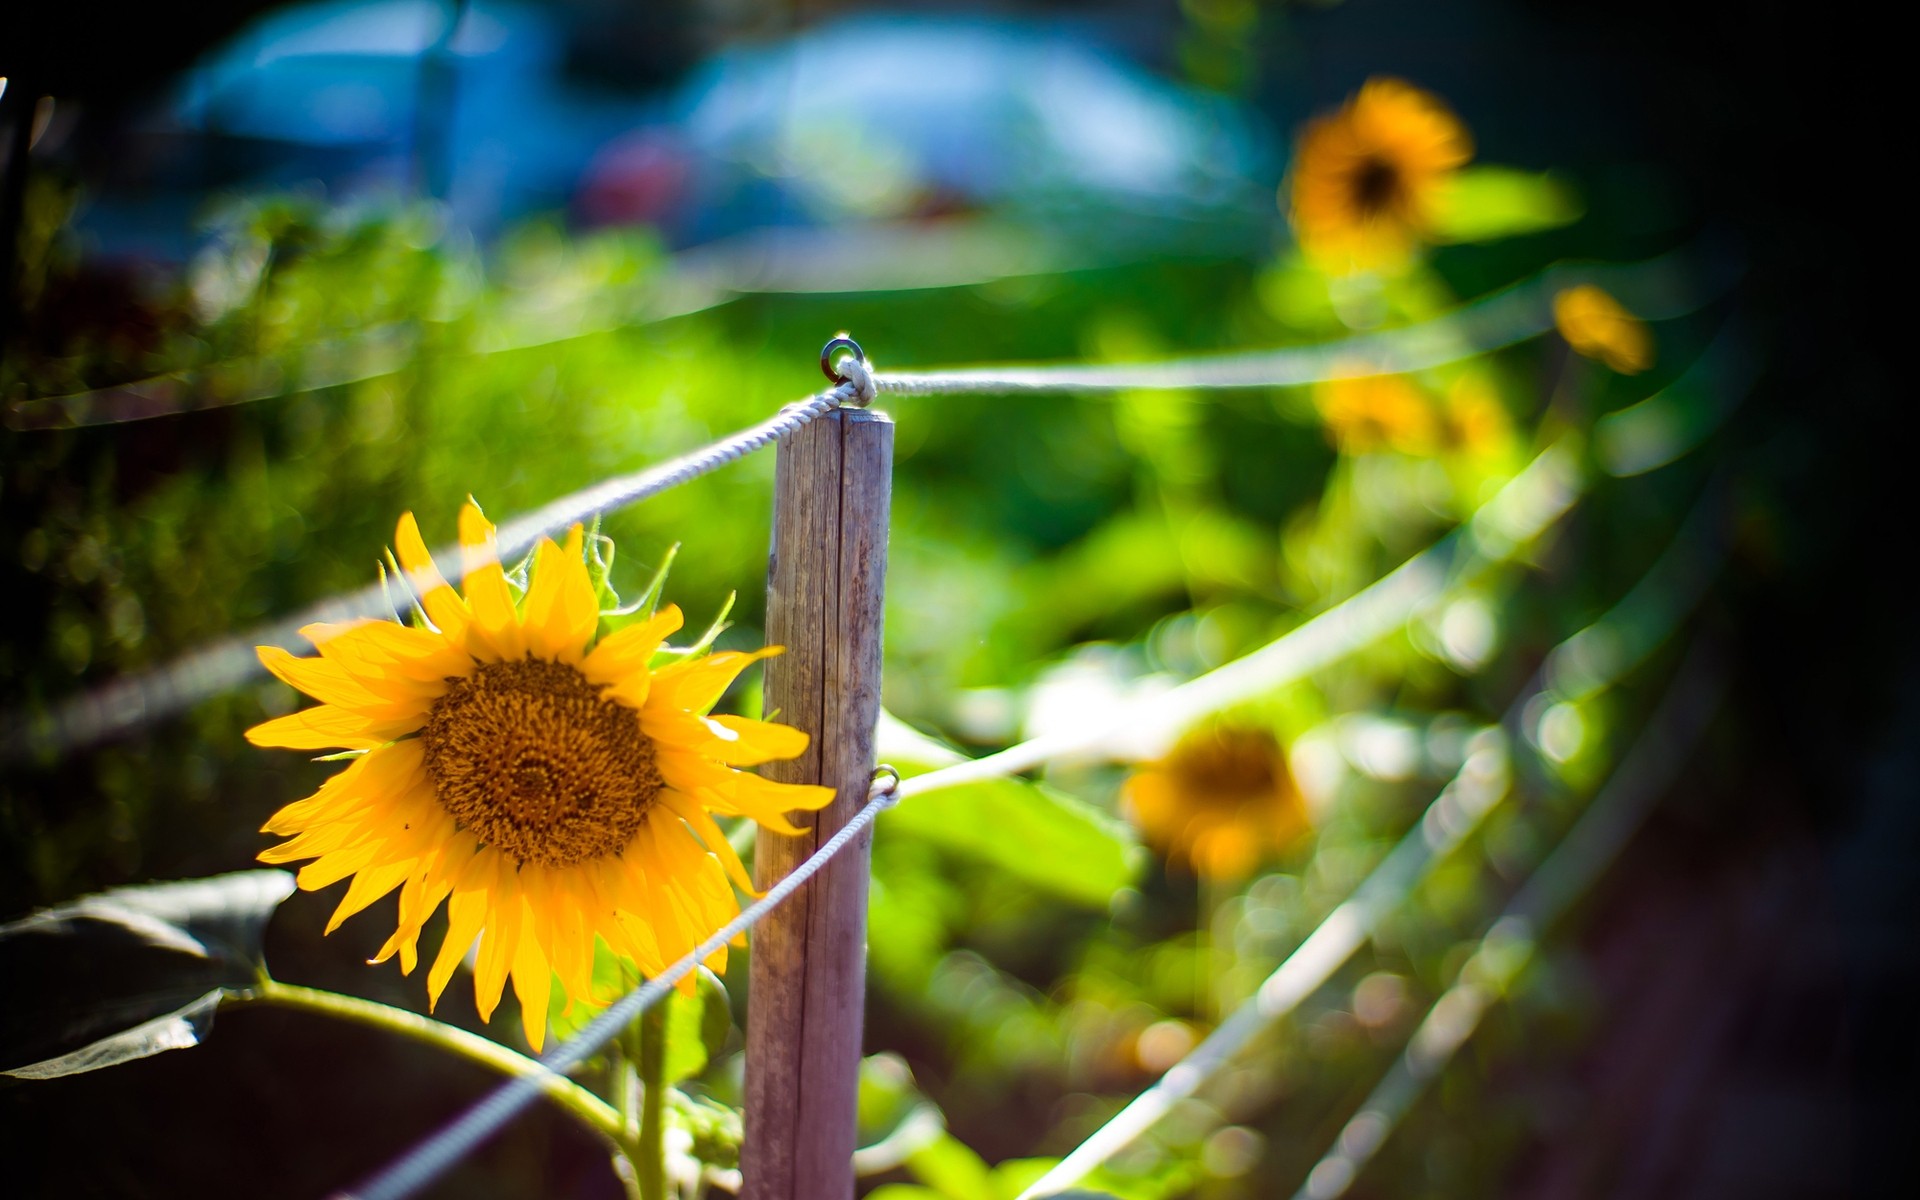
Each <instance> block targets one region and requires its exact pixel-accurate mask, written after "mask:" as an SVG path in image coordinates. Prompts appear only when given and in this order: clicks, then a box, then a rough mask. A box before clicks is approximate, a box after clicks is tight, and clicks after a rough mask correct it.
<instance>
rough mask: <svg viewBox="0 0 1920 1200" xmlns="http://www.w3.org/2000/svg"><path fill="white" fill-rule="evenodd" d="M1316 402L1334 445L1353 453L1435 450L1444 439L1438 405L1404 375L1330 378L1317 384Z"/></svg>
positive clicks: (1423, 451)
mask: <svg viewBox="0 0 1920 1200" xmlns="http://www.w3.org/2000/svg"><path fill="white" fill-rule="evenodd" d="M1313 405H1314V407H1315V408H1316V409H1318V410H1319V412H1320V419H1321V420H1322V421H1324V422H1325V423H1326V426H1327V434H1328V436H1329V437H1330V438H1331V439H1332V441H1333V444H1334V445H1335V446H1336V447H1338V448H1339V449H1341V450H1342V451H1344V452H1346V453H1348V454H1371V453H1373V452H1374V451H1377V450H1397V451H1399V452H1400V453H1402V454H1430V453H1432V452H1433V451H1434V449H1435V448H1437V447H1438V445H1439V443H1440V429H1439V423H1438V422H1437V421H1436V420H1435V418H1434V412H1433V406H1432V405H1431V404H1429V403H1428V401H1427V398H1426V397H1425V396H1424V395H1422V394H1421V392H1420V389H1419V388H1417V387H1415V386H1414V385H1413V383H1412V382H1411V381H1410V380H1408V379H1407V378H1406V377H1405V376H1403V375H1369V376H1363V377H1361V378H1358V379H1330V380H1327V381H1326V382H1324V383H1321V384H1319V385H1318V386H1316V387H1315V388H1314V392H1313Z"/></svg>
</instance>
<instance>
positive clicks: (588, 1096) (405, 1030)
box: [221, 979, 621, 1145]
mask: <svg viewBox="0 0 1920 1200" xmlns="http://www.w3.org/2000/svg"><path fill="white" fill-rule="evenodd" d="M221 1004H222V1007H226V1006H229V1005H231V1006H234V1007H239V1006H241V1005H247V1004H272V1005H278V1006H279V1007H281V1008H297V1009H303V1010H305V1011H307V1012H316V1013H322V1014H325V1015H326V1016H330V1017H337V1018H339V1019H341V1020H344V1021H355V1022H358V1023H359V1024H361V1025H370V1026H372V1027H374V1028H376V1029H383V1030H386V1031H387V1032H388V1033H395V1034H399V1035H400V1036H402V1037H406V1038H411V1039H412V1040H414V1041H416V1042H420V1043H423V1044H425V1045H429V1046H434V1047H437V1048H439V1049H441V1050H445V1051H448V1052H449V1053H452V1054H457V1055H459V1056H460V1057H462V1058H464V1059H466V1060H467V1061H469V1062H476V1063H479V1064H481V1065H482V1066H485V1067H491V1068H492V1069H494V1070H496V1071H499V1072H500V1073H501V1074H503V1075H515V1076H525V1077H529V1078H533V1079H537V1080H539V1082H540V1090H541V1091H542V1092H544V1093H546V1096H547V1098H548V1099H549V1100H552V1101H553V1102H554V1103H555V1104H557V1105H559V1106H560V1108H561V1110H562V1111H564V1112H566V1113H567V1114H568V1115H570V1116H572V1117H574V1118H575V1119H577V1120H578V1121H579V1122H580V1123H581V1124H583V1125H585V1126H587V1127H588V1128H590V1129H592V1130H593V1131H594V1132H595V1133H598V1134H600V1135H601V1136H603V1137H606V1138H609V1139H611V1140H612V1141H613V1142H614V1143H615V1144H616V1145H617V1144H620V1132H621V1131H620V1114H619V1113H617V1112H615V1111H614V1110H613V1107H612V1106H611V1105H609V1104H608V1103H607V1102H606V1101H604V1100H602V1099H601V1098H600V1097H598V1096H596V1095H594V1094H593V1093H592V1092H591V1091H589V1090H587V1089H586V1088H584V1087H582V1086H580V1085H579V1084H577V1083H575V1082H574V1081H573V1080H571V1079H568V1078H567V1077H566V1076H564V1075H561V1074H558V1073H556V1072H554V1071H552V1070H549V1069H548V1068H547V1067H546V1066H544V1065H542V1064H541V1063H540V1062H539V1061H537V1060H535V1059H531V1058H528V1057H527V1056H526V1055H524V1054H520V1053H518V1052H517V1051H514V1050H509V1049H508V1048H507V1047H505V1046H502V1045H501V1044H500V1043H499V1042H496V1041H492V1040H490V1039H488V1038H483V1037H481V1036H480V1035H479V1034H476V1033H468V1032H467V1031H466V1030H464V1029H460V1028H457V1027H455V1026H452V1025H448V1024H446V1023H445V1022H443V1021H436V1020H434V1019H433V1018H432V1017H423V1016H421V1015H420V1014H419V1013H416V1012H408V1011H407V1010H406V1009H404V1008H393V1007H391V1006H389V1005H385V1004H377V1003H375V1002H374V1001H372V1000H362V999H360V998H359V997H357V996H343V995H341V994H339V993H338V992H326V991H321V990H319V989H318V988H305V987H297V986H295V985H293V984H290V983H279V982H277V981H275V980H271V979H263V980H261V981H260V983H259V984H258V985H256V986H255V987H253V988H251V989H249V990H248V991H245V992H229V993H228V994H227V997H226V999H224V1000H223V1001H222V1002H221Z"/></svg>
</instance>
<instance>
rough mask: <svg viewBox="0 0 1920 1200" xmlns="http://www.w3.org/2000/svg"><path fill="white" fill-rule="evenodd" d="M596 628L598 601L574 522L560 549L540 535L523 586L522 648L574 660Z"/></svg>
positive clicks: (547, 655) (559, 659)
mask: <svg viewBox="0 0 1920 1200" xmlns="http://www.w3.org/2000/svg"><path fill="white" fill-rule="evenodd" d="M599 627H600V601H599V597H597V596H595V595H594V592H593V580H592V579H591V578H590V577H589V576H588V575H587V564H586V561H585V559H584V558H582V556H581V532H580V527H579V526H578V525H575V526H574V527H573V529H572V530H571V531H569V532H568V534H567V547H566V549H564V550H562V549H561V548H560V547H558V546H556V545H554V543H553V541H552V539H550V538H541V539H540V548H539V550H538V551H537V553H536V556H535V558H534V561H533V582H532V585H531V586H530V587H529V588H528V589H527V608H526V622H525V629H526V638H527V649H528V650H529V651H530V652H531V653H532V654H533V655H534V657H536V658H548V659H553V660H555V661H557V662H566V663H578V662H579V661H580V660H581V658H582V656H584V655H585V654H586V652H587V643H588V642H590V641H592V640H593V634H594V631H595V630H596V629H598V628H599Z"/></svg>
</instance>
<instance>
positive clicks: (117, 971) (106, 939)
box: [0, 871, 293, 1079]
mask: <svg viewBox="0 0 1920 1200" xmlns="http://www.w3.org/2000/svg"><path fill="white" fill-rule="evenodd" d="M292 891H293V876H292V875H291V874H290V873H288V872H286V871H241V872H238V873H236V874H232V875H222V876H219V877H217V878H214V879H196V880H190V881H187V882H184V883H156V884H148V885H147V886H145V887H129V888H116V889H114V890H113V891H110V892H104V893H102V894H100V895H97V896H88V897H85V898H83V899H80V900H76V901H74V902H73V903H71V904H63V905H60V906H58V907H56V908H51V909H47V910H45V911H43V912H37V913H35V914H33V915H32V916H30V917H27V918H24V919H23V920H19V921H14V922H12V923H10V924H7V925H0V975H5V976H6V978H7V979H8V980H10V981H11V983H10V986H9V989H8V1001H7V1004H6V1005H5V1006H4V1009H0V1074H6V1075H11V1076H14V1077H15V1078H18V1079H54V1078H57V1077H59V1076H62V1075H74V1074H79V1073H81V1072H83V1071H95V1070H99V1069H100V1068H101V1067H111V1066H116V1065H118V1064H120V1063H124V1062H130V1061H132V1060H134V1059H137V1058H145V1057H147V1056H148V1055H152V1054H159V1053H162V1052H163V1051H167V1050H179V1049H184V1048H186V1047H189V1046H194V1045H197V1044H199V1042H200V1039H201V1038H202V1037H204V1036H205V1035H206V1032H207V1030H208V1028H209V1027H211V1025H212V1023H213V1011H214V1009H215V1008H216V1007H218V1006H219V1004H220V1001H221V1000H222V999H223V998H225V997H226V996H228V995H229V994H231V993H234V992H244V991H246V990H247V989H248V988H251V987H252V986H253V985H255V984H256V983H258V982H259V981H260V980H261V979H262V978H264V977H265V974H266V962H265V955H264V953H263V950H262V947H261V941H262V939H263V937H264V936H265V934H266V927H267V921H268V919H269V918H271V917H272V916H273V913H274V910H275V909H276V908H278V907H279V905H280V902H281V901H282V900H285V899H286V898H287V896H288V895H289V894H290V893H292Z"/></svg>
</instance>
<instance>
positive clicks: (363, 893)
mask: <svg viewBox="0 0 1920 1200" xmlns="http://www.w3.org/2000/svg"><path fill="white" fill-rule="evenodd" d="M413 864H414V860H413V859H410V858H409V859H406V860H403V861H401V862H390V863H381V864H380V865H379V866H372V867H368V868H366V869H365V870H363V871H361V872H360V873H359V874H357V875H355V876H354V877H353V882H352V883H351V884H350V885H348V887H347V894H346V895H345V896H343V897H341V899H340V906H339V907H338V908H335V909H334V910H333V916H332V918H331V919H329V920H328V921H327V928H326V932H328V933H332V932H333V931H334V930H336V929H338V928H340V923H341V922H342V921H345V920H346V919H347V918H348V917H350V916H352V915H353V914H355V913H357V912H359V911H360V910H361V909H363V908H365V907H366V906H367V905H369V904H372V903H373V902H374V901H375V900H378V899H380V897H382V896H384V895H386V894H387V893H388V892H391V891H392V890H393V889H395V888H397V887H399V886H400V885H401V884H402V883H404V882H406V879H407V876H408V875H409V874H411V873H412V872H413Z"/></svg>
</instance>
